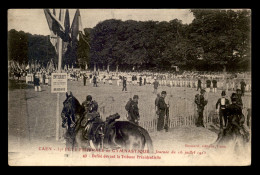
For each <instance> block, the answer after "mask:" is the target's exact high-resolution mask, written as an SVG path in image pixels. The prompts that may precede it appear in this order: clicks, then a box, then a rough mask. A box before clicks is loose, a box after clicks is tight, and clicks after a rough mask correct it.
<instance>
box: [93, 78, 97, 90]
mask: <svg viewBox="0 0 260 175" xmlns="http://www.w3.org/2000/svg"><path fill="white" fill-rule="evenodd" d="M93 86H94V87H97V77H96V75H94V77H93Z"/></svg>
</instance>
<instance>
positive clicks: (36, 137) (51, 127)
mask: <svg viewBox="0 0 260 175" xmlns="http://www.w3.org/2000/svg"><path fill="white" fill-rule="evenodd" d="M41 87H42V92H35V91H34V87H33V85H26V84H25V83H21V82H20V83H17V82H15V81H13V80H11V81H9V92H8V138H9V140H8V141H9V143H8V145H9V147H8V148H9V152H10V153H18V152H24V151H25V150H27V151H29V152H30V151H31V150H34V151H36V150H37V148H38V147H39V145H43V146H44V145H45V146H50V145H59V146H64V145H65V143H64V142H62V141H59V142H57V141H55V131H56V128H55V127H56V107H57V106H56V104H57V95H56V94H52V93H51V88H50V86H41ZM127 90H128V91H127V92H122V85H120V86H117V85H116V82H115V81H114V82H113V85H109V84H102V83H99V84H98V87H93V85H92V84H90V83H89V82H88V81H87V85H86V86H83V82H82V81H68V91H71V92H72V93H73V95H74V96H75V97H76V98H77V99H78V100H79V102H80V103H82V102H83V101H84V100H85V98H86V96H87V95H92V96H93V99H94V100H96V101H97V102H98V104H99V112H100V113H101V116H102V118H103V119H105V117H107V116H109V115H110V114H114V113H119V114H120V116H121V118H120V120H126V113H127V112H126V111H125V108H124V107H125V104H126V103H127V101H128V100H129V98H132V97H133V95H138V96H139V108H140V115H141V122H143V121H149V120H152V119H155V118H156V115H155V110H154V101H155V98H156V94H153V86H152V85H145V86H133V85H128V86H127ZM162 90H166V91H167V100H166V101H169V104H170V106H171V111H170V118H174V117H176V116H178V115H186V114H189V113H194V112H195V110H194V104H193V101H194V96H195V94H197V93H198V92H197V91H196V90H195V89H191V88H182V87H177V88H174V87H173V88H170V87H164V86H160V87H159V89H158V92H161V91H162ZM220 93H221V91H220V90H219V91H218V92H217V93H216V94H214V93H209V94H208V97H207V98H208V99H209V105H208V111H213V110H214V108H215V104H216V102H217V99H218V98H219V97H220ZM231 93H232V92H228V93H227V96H230V95H231ZM64 100H65V94H61V95H60V102H59V113H60V112H61V110H62V102H63V101H64ZM243 100H244V103H245V105H246V106H249V105H250V102H251V96H250V94H246V96H245V97H243ZM185 105H186V106H185ZM209 113H210V112H209ZM59 117H60V116H59ZM60 126H61V124H60ZM63 132H64V131H63V130H62V129H61V128H60V137H61V138H62V137H63V136H62V134H63ZM172 133H174V134H172ZM150 134H151V137H152V140H153V142H154V147H155V149H156V148H159V147H163V148H171V147H172V146H173V145H174V146H175V147H180V146H183V145H184V144H185V143H199V142H201V143H206V144H210V143H212V142H213V141H214V140H215V139H216V137H217V132H213V131H210V130H208V129H206V128H197V127H195V126H189V127H187V126H186V127H177V128H172V129H170V132H169V133H164V132H153V133H150ZM28 155H29V154H28ZM18 157H19V154H15V155H14V156H12V158H13V159H18Z"/></svg>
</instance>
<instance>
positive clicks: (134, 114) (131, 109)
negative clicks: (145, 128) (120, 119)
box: [126, 95, 140, 125]
mask: <svg viewBox="0 0 260 175" xmlns="http://www.w3.org/2000/svg"><path fill="white" fill-rule="evenodd" d="M138 99H139V97H138V95H134V97H133V100H132V99H130V100H129V101H128V103H127V104H126V110H127V112H128V117H127V119H128V120H129V121H130V122H133V123H134V124H136V125H138V123H139V120H140V115H139V109H138Z"/></svg>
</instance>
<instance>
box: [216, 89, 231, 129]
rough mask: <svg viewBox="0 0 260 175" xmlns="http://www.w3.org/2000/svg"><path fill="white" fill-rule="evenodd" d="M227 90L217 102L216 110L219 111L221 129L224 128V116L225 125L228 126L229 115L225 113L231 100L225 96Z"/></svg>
mask: <svg viewBox="0 0 260 175" xmlns="http://www.w3.org/2000/svg"><path fill="white" fill-rule="evenodd" d="M225 96H226V92H225V91H222V92H221V98H219V99H218V101H217V103H216V111H217V113H219V121H220V129H223V118H224V126H225V127H226V126H227V115H226V113H225V110H226V108H227V107H228V105H229V100H228V99H226V98H225Z"/></svg>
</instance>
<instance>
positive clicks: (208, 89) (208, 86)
mask: <svg viewBox="0 0 260 175" xmlns="http://www.w3.org/2000/svg"><path fill="white" fill-rule="evenodd" d="M210 85H211V81H210V79H207V80H206V92H207V93H209V92H210Z"/></svg>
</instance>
